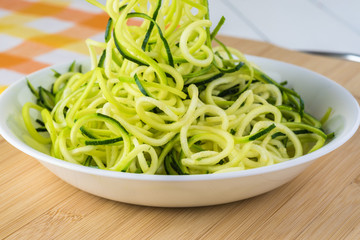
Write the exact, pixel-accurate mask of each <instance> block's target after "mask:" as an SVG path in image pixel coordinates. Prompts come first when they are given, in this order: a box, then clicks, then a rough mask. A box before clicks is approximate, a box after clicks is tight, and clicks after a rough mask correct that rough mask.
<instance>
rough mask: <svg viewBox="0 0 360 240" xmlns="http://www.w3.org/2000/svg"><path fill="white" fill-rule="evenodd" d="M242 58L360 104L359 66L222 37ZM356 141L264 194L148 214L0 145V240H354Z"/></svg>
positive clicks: (358, 175)
mask: <svg viewBox="0 0 360 240" xmlns="http://www.w3.org/2000/svg"><path fill="white" fill-rule="evenodd" d="M223 41H224V42H225V43H226V44H228V45H230V46H232V47H235V48H238V49H240V50H241V51H242V52H244V53H246V54H251V55H258V56H263V57H268V58H272V59H278V60H281V61H285V62H289V63H293V64H296V65H299V66H303V67H305V68H308V69H310V70H313V71H316V72H318V73H320V74H323V75H325V76H327V77H329V78H331V79H333V80H334V81H336V82H338V83H340V84H341V85H342V86H344V87H345V88H347V89H348V90H349V91H350V92H351V93H352V94H353V95H354V96H355V97H356V99H357V100H358V101H359V96H360V63H354V62H348V61H343V60H339V59H332V58H325V57H318V56H313V55H307V54H303V53H299V52H295V51H289V50H286V49H282V48H279V47H276V46H273V45H271V44H268V43H263V42H255V41H250V40H244V39H235V38H230V37H224V38H223ZM359 142H360V134H359V132H357V133H356V134H355V136H354V137H353V138H352V139H351V140H350V141H349V142H347V143H346V144H345V145H343V146H342V147H340V148H339V149H337V150H336V151H334V152H332V153H331V154H329V155H327V156H325V157H322V158H321V159H319V160H318V161H317V162H315V163H314V164H313V165H312V166H311V167H310V168H308V169H307V170H306V171H305V172H303V173H302V174H300V175H299V176H298V177H297V178H296V179H295V180H293V181H291V182H290V183H288V184H286V185H284V186H282V187H280V188H278V189H276V190H274V191H271V192H269V193H266V194H263V195H260V196H257V197H254V198H251V199H247V200H243V201H239V202H234V203H230V204H224V205H219V206H211V207H200V208H152V207H142V206H135V205H129V204H124V203H119V202H114V201H110V200H106V199H102V198H99V197H96V196H93V195H90V194H88V193H85V192H82V191H80V190H78V189H76V188H74V187H72V186H70V185H68V184H67V183H65V182H63V181H62V180H60V179H58V178H57V177H55V176H54V175H53V174H52V173H50V172H49V171H48V170H47V169H45V168H44V167H43V166H42V165H40V164H39V163H38V162H37V161H36V160H35V159H33V158H31V157H29V156H27V155H25V154H23V153H21V152H20V151H18V150H17V149H15V148H14V147H12V146H10V145H9V144H8V143H7V142H6V141H5V140H4V139H3V138H1V137H0V238H1V239H3V238H5V239H359V238H360V148H359V147H360V146H359Z"/></svg>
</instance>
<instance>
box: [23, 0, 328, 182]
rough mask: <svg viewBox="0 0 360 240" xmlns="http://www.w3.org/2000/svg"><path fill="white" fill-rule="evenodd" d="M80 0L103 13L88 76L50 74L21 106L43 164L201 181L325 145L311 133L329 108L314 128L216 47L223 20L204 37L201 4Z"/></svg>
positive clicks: (238, 57) (260, 76)
mask: <svg viewBox="0 0 360 240" xmlns="http://www.w3.org/2000/svg"><path fill="white" fill-rule="evenodd" d="M88 1H89V2H90V3H92V4H94V5H95V6H97V7H99V8H101V9H102V10H104V11H105V12H107V13H108V15H109V21H108V24H107V26H106V30H105V37H104V40H105V41H104V42H97V41H94V40H91V39H88V40H86V45H87V46H88V48H89V53H90V59H91V70H89V71H88V72H86V73H83V72H82V70H81V66H79V65H77V64H76V63H75V62H74V63H73V64H71V66H70V67H69V71H68V72H64V73H58V72H56V71H55V70H54V76H55V79H56V80H55V82H54V84H53V85H52V88H51V89H50V90H46V89H44V88H42V87H41V86H40V87H38V88H35V87H33V86H32V85H31V83H30V82H29V81H28V86H29V88H30V90H31V92H32V93H33V94H34V96H35V98H36V103H30V102H29V103H26V104H25V105H24V107H23V111H22V114H23V118H24V121H25V125H26V128H27V129H28V132H29V134H30V135H31V136H32V138H33V139H34V140H36V141H38V142H39V143H41V144H44V145H46V144H49V145H50V149H51V151H50V153H51V155H52V156H54V157H56V158H59V159H63V160H65V161H68V162H71V163H74V164H81V165H85V166H89V167H95V168H100V169H106V170H112V171H121V172H130V173H144V174H173V175H174V174H175V175H184V174H207V173H219V172H228V171H242V170H246V169H251V168H258V167H262V166H268V165H272V164H276V163H279V162H284V161H287V160H290V159H293V158H296V157H299V156H302V155H304V154H307V153H309V152H312V151H315V150H317V149H319V148H321V147H322V146H323V145H324V144H325V143H326V141H327V140H328V139H330V138H331V137H332V134H329V135H327V134H326V133H324V131H323V130H322V124H323V123H324V122H325V121H326V119H327V118H328V117H329V115H330V110H329V111H327V112H326V115H325V116H324V117H323V118H322V120H321V121H319V120H317V119H315V118H314V117H312V116H311V115H309V114H308V113H306V112H305V111H304V104H303V101H302V99H301V97H300V96H299V95H298V94H297V93H296V92H295V91H294V90H292V89H289V88H287V87H285V85H284V84H281V83H277V82H276V81H274V80H273V79H271V78H270V77H269V76H267V75H266V74H265V73H263V72H262V71H261V70H260V69H259V68H257V67H256V66H255V65H254V64H252V63H251V62H249V61H248V60H247V59H246V57H245V56H244V55H243V54H242V53H241V52H239V51H238V50H236V49H233V48H230V47H227V46H225V45H224V44H223V43H221V42H220V41H219V40H218V39H217V38H216V33H217V32H218V30H219V29H220V27H221V25H222V24H223V23H224V20H225V19H224V18H222V19H221V21H220V22H219V24H218V25H217V26H214V27H215V30H214V32H213V33H210V27H211V26H212V22H211V21H210V19H209V12H208V5H207V1H206V0H192V1H190V0H172V1H169V0H164V1H163V2H162V1H161V0H150V1H144V0H127V1H115V0H108V1H107V3H106V5H105V6H104V5H102V4H100V3H98V2H97V1H96V0H88ZM131 18H136V19H137V20H139V21H141V24H140V25H139V26H131V25H129V24H128V20H129V19H131ZM212 40H214V41H216V42H217V43H218V44H217V46H216V47H214V46H213V45H212V44H211V41H212ZM99 50H100V52H102V53H101V54H99ZM78 68H79V70H77V69H78ZM30 111H37V112H38V113H39V114H38V116H41V119H36V120H34V119H32V116H33V114H31V113H30ZM37 125H39V126H38V127H37Z"/></svg>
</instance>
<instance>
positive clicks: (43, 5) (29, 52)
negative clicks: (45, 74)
mask: <svg viewBox="0 0 360 240" xmlns="http://www.w3.org/2000/svg"><path fill="white" fill-rule="evenodd" d="M107 20H108V16H107V14H106V13H104V12H103V11H102V10H101V9H98V8H96V7H94V6H92V5H91V4H90V3H87V2H86V1H85V0H81V1H80V0H73V1H70V0H67V1H66V0H0V92H2V91H3V90H4V89H5V88H6V86H8V85H10V84H11V83H13V82H14V81H16V80H18V79H20V78H21V77H23V76H25V75H27V74H29V73H32V72H34V71H36V70H39V69H42V68H44V67H48V66H50V65H53V64H58V63H63V62H70V61H73V60H74V59H81V58H84V57H87V56H88V49H87V47H86V45H85V39H87V38H91V39H94V40H97V41H104V40H103V39H104V31H105V27H106V24H107Z"/></svg>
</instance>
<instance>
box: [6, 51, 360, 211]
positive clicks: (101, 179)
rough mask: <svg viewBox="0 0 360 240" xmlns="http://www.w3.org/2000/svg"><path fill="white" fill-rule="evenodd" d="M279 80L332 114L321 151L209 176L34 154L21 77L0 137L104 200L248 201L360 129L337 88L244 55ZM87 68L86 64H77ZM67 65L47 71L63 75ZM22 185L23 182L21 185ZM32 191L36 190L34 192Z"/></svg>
mask: <svg viewBox="0 0 360 240" xmlns="http://www.w3.org/2000/svg"><path fill="white" fill-rule="evenodd" d="M248 58H249V60H251V61H253V62H254V63H256V64H257V65H258V66H260V67H261V68H262V69H263V70H264V71H265V72H266V73H268V74H269V75H270V76H272V77H273V78H275V79H276V80H278V81H284V80H287V81H288V83H289V85H290V86H292V87H293V88H294V89H295V90H296V91H297V92H298V93H300V95H301V96H302V98H303V99H304V102H305V106H306V108H305V109H306V111H307V112H310V113H311V114H313V115H314V116H316V117H321V116H322V115H323V114H324V113H325V111H326V110H327V108H328V107H332V108H333V112H334V114H333V116H332V117H331V118H330V120H329V121H328V122H327V124H326V125H325V129H326V130H327V131H329V132H332V131H334V132H335V138H334V139H333V140H332V141H331V142H329V143H328V144H327V145H325V146H324V147H323V148H321V149H319V150H317V151H315V152H313V153H310V154H307V155H305V156H302V157H299V158H297V159H294V160H290V161H287V162H283V163H279V164H275V165H272V166H267V167H261V168H257V169H251V170H245V171H240V172H229V173H219V174H209V175H186V176H160V175H143V174H131V173H123V172H113V171H106V170H100V169H94V168H90V167H84V166H80V165H76V164H72V163H69V162H65V161H63V160H60V159H56V158H53V157H50V156H49V155H47V154H45V153H43V152H41V151H38V150H35V149H34V148H32V147H30V146H29V145H27V144H26V143H25V141H24V140H23V139H24V138H26V137H27V136H28V134H27V131H26V130H25V127H24V124H23V122H22V118H21V108H22V105H23V104H24V103H25V102H28V101H33V100H34V98H33V96H32V94H31V93H30V91H29V90H28V87H27V86H26V79H25V78H24V79H21V80H19V81H18V82H16V83H15V84H13V85H12V86H10V87H9V88H8V89H6V90H5V92H3V93H2V94H1V95H0V106H1V115H0V134H1V135H2V136H3V137H4V138H5V139H6V140H7V141H8V142H9V143H10V144H12V145H13V146H15V147H16V148H18V149H19V150H21V151H23V152H24V153H26V154H28V155H30V156H32V157H34V158H36V159H38V160H39V161H40V162H41V163H42V164H43V165H44V166H45V167H47V168H48V169H49V170H50V171H52V172H53V173H54V174H55V175H57V176H58V177H59V178H61V179H63V180H64V181H66V182H68V183H69V184H71V185H73V186H75V187H77V188H79V189H81V190H83V191H86V192H89V193H92V194H94V195H97V196H101V197H104V198H108V199H112V200H116V201H121V202H126V203H132V204H139V205H148V206H161V207H186V206H206V205H214V204H221V203H228V202H232V201H237V200H241V199H246V198H249V197H253V196H256V195H259V194H262V193H265V192H267V191H270V190H272V189H274V188H277V187H279V186H281V185H283V184H284V183H286V182H288V181H290V180H292V179H293V178H294V177H296V176H297V175H298V174H299V173H301V172H302V171H303V170H304V169H305V168H306V167H308V166H309V165H310V164H311V163H312V162H313V161H314V160H315V159H317V158H319V157H321V156H323V155H325V154H327V153H329V152H331V151H333V150H334V149H336V148H338V147H339V146H341V145H342V144H344V143H345V142H346V141H347V140H348V139H350V137H351V136H352V135H353V134H354V133H355V132H356V130H357V129H358V126H359V120H360V113H359V105H358V103H357V101H356V100H355V99H354V97H353V96H352V95H351V94H350V93H349V92H348V91H347V90H346V89H345V88H343V87H342V86H340V85H339V84H337V83H335V82H333V81H331V80H329V79H327V78H326V77H324V76H321V75H319V74H317V73H314V72H311V71H309V70H306V69H304V68H301V67H298V66H294V65H291V64H287V63H283V62H279V61H275V60H270V59H265V58H260V57H253V56H249V57H248ZM82 63H83V64H84V65H86V66H89V64H88V62H82ZM69 65H70V64H63V65H58V66H54V67H52V69H56V70H57V71H59V72H65V71H66V69H67V68H68V66H69ZM52 76H53V72H52V71H51V68H46V69H44V70H41V71H38V72H36V73H33V74H31V75H29V76H28V79H30V81H31V82H32V83H33V85H34V86H39V85H42V86H50V84H51V80H49V79H52V78H53V77H52ZM25 184H26V183H25ZM34 191H35V189H34Z"/></svg>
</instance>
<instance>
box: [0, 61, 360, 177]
mask: <svg viewBox="0 0 360 240" xmlns="http://www.w3.org/2000/svg"><path fill="white" fill-rule="evenodd" d="M246 57H248V58H249V59H254V60H263V61H270V62H273V63H276V64H285V65H288V66H291V67H293V68H294V67H295V68H298V69H299V70H301V71H307V72H308V73H311V74H313V75H317V77H321V78H324V79H325V80H326V81H330V82H331V83H332V84H335V85H336V87H337V88H339V89H341V90H342V91H344V93H345V94H346V95H348V97H349V98H350V99H351V100H352V104H353V105H354V106H356V111H357V112H356V118H355V122H354V124H353V125H352V127H351V129H350V130H349V131H348V132H346V133H343V134H342V136H341V138H337V141H330V142H329V143H327V144H326V145H325V146H323V147H322V148H320V149H318V150H316V151H314V152H312V153H309V154H306V155H303V156H301V157H298V158H295V159H291V160H288V161H284V162H281V163H277V164H274V165H270V166H264V167H259V168H254V169H247V170H243V171H232V172H223V173H216V174H192V175H149V174H138V173H126V172H118V171H110V170H104V169H98V168H92V167H86V166H83V165H78V164H74V163H70V162H67V161H64V160H61V159H57V158H55V157H52V156H49V155H47V154H45V153H42V152H40V151H37V150H35V149H33V148H31V147H30V146H28V145H27V144H25V143H24V142H22V141H21V140H19V139H18V138H17V137H16V136H15V135H14V134H13V133H12V132H11V130H10V129H8V128H6V127H5V124H4V123H3V122H4V121H2V117H1V116H0V136H2V137H3V138H4V139H5V140H6V141H7V142H8V143H10V144H11V145H12V146H14V147H15V148H17V149H18V150H20V151H22V152H24V153H25V154H27V155H29V156H31V157H33V158H36V159H37V160H39V161H40V162H41V163H47V164H51V165H56V166H58V167H61V168H66V169H68V170H72V171H76V172H81V173H85V174H91V175H97V176H103V177H111V178H117V179H129V180H130V179H131V180H138V181H171V182H190V181H209V180H220V179H231V178H243V177H248V176H255V175H263V174H268V173H272V172H277V171H281V170H284V169H287V168H291V167H294V166H297V165H302V164H305V163H308V162H311V161H313V160H315V159H317V158H319V157H322V156H324V155H326V154H328V153H330V152H332V151H333V150H335V149H337V148H338V147H340V146H341V145H343V144H344V143H345V142H346V141H348V140H349V139H350V138H351V137H352V136H353V135H354V134H355V133H356V131H357V129H358V127H359V124H360V108H359V103H358V102H357V101H356V99H355V98H354V97H353V96H352V94H351V93H350V92H349V91H348V90H347V89H346V88H344V87H343V86H342V85H340V84H338V83H337V82H335V81H333V80H331V79H329V78H327V77H325V76H323V75H321V74H319V73H317V72H314V71H311V70H309V69H306V68H304V67H300V66H297V65H294V64H291V63H286V62H282V61H279V60H274V59H270V58H265V57H259V56H252V55H247V56H246ZM88 61H89V59H83V60H79V61H76V62H79V63H82V62H88ZM69 63H71V62H68V63H62V64H56V65H53V66H50V67H46V68H43V69H41V70H38V71H36V72H34V73H31V74H29V75H28V76H25V77H23V78H21V79H19V80H18V81H16V82H15V83H13V84H11V85H10V86H9V87H8V88H7V89H5V91H4V92H2V93H1V94H0V104H1V103H2V101H5V100H4V99H6V98H7V97H8V95H10V94H12V91H14V89H17V88H19V86H21V85H23V84H24V83H25V81H26V79H27V78H31V76H32V75H35V74H39V73H40V72H47V71H51V69H57V68H60V67H63V66H68V65H69ZM4 119H5V118H3V120H4Z"/></svg>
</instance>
